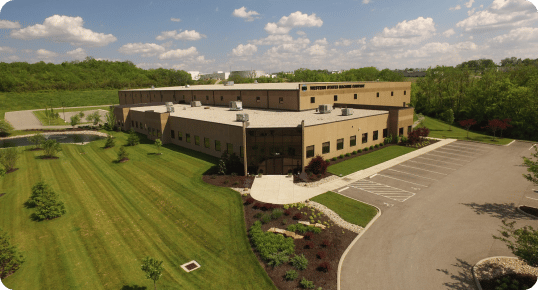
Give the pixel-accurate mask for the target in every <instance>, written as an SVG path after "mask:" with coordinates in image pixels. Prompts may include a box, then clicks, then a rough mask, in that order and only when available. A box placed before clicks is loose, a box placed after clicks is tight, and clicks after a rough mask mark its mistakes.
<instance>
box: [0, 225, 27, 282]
mask: <svg viewBox="0 0 538 290" xmlns="http://www.w3.org/2000/svg"><path fill="white" fill-rule="evenodd" d="M24 261H25V259H24V257H23V255H22V254H21V253H20V252H19V251H18V250H17V247H16V246H12V245H11V243H10V241H9V235H8V234H7V233H6V232H4V231H3V230H2V229H1V228H0V279H4V278H6V277H8V276H9V275H11V274H13V273H15V272H16V271H17V270H18V269H19V268H20V267H21V265H22V264H23V263H24Z"/></svg>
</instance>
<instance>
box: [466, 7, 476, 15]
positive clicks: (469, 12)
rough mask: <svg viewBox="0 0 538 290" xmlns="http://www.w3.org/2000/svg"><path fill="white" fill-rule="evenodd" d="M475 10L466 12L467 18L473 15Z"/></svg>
mask: <svg viewBox="0 0 538 290" xmlns="http://www.w3.org/2000/svg"><path fill="white" fill-rule="evenodd" d="M475 10H476V8H473V9H471V10H469V11H467V16H471V15H473V13H474V11H475Z"/></svg>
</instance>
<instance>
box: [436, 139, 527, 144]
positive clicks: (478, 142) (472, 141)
mask: <svg viewBox="0 0 538 290" xmlns="http://www.w3.org/2000/svg"><path fill="white" fill-rule="evenodd" d="M446 139H452V138H446ZM446 139H445V140H446ZM441 140H443V139H441ZM455 140H457V141H463V142H471V143H477V144H484V145H493V146H508V145H510V144H512V143H514V141H516V139H513V141H512V142H510V143H509V144H505V145H501V144H491V143H485V142H480V141H474V140H463V139H455ZM517 141H519V140H517Z"/></svg>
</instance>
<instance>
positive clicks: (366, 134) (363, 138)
mask: <svg viewBox="0 0 538 290" xmlns="http://www.w3.org/2000/svg"><path fill="white" fill-rule="evenodd" d="M364 143H368V133H362V144H364Z"/></svg>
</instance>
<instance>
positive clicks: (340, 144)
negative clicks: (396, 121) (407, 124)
mask: <svg viewBox="0 0 538 290" xmlns="http://www.w3.org/2000/svg"><path fill="white" fill-rule="evenodd" d="M402 129H403V128H402ZM387 134H388V130H387V129H386V128H385V129H383V138H385V137H387ZM372 135H373V136H372V140H373V141H376V140H378V139H379V131H377V130H376V131H374V132H373V134H372ZM362 143H363V144H364V143H368V133H363V134H362ZM353 146H357V135H354V136H350V137H349V147H353ZM342 149H344V138H340V139H338V140H336V150H342ZM330 152H331V142H325V143H323V144H321V153H322V154H327V153H330ZM310 157H314V145H310V146H307V147H306V158H310Z"/></svg>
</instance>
